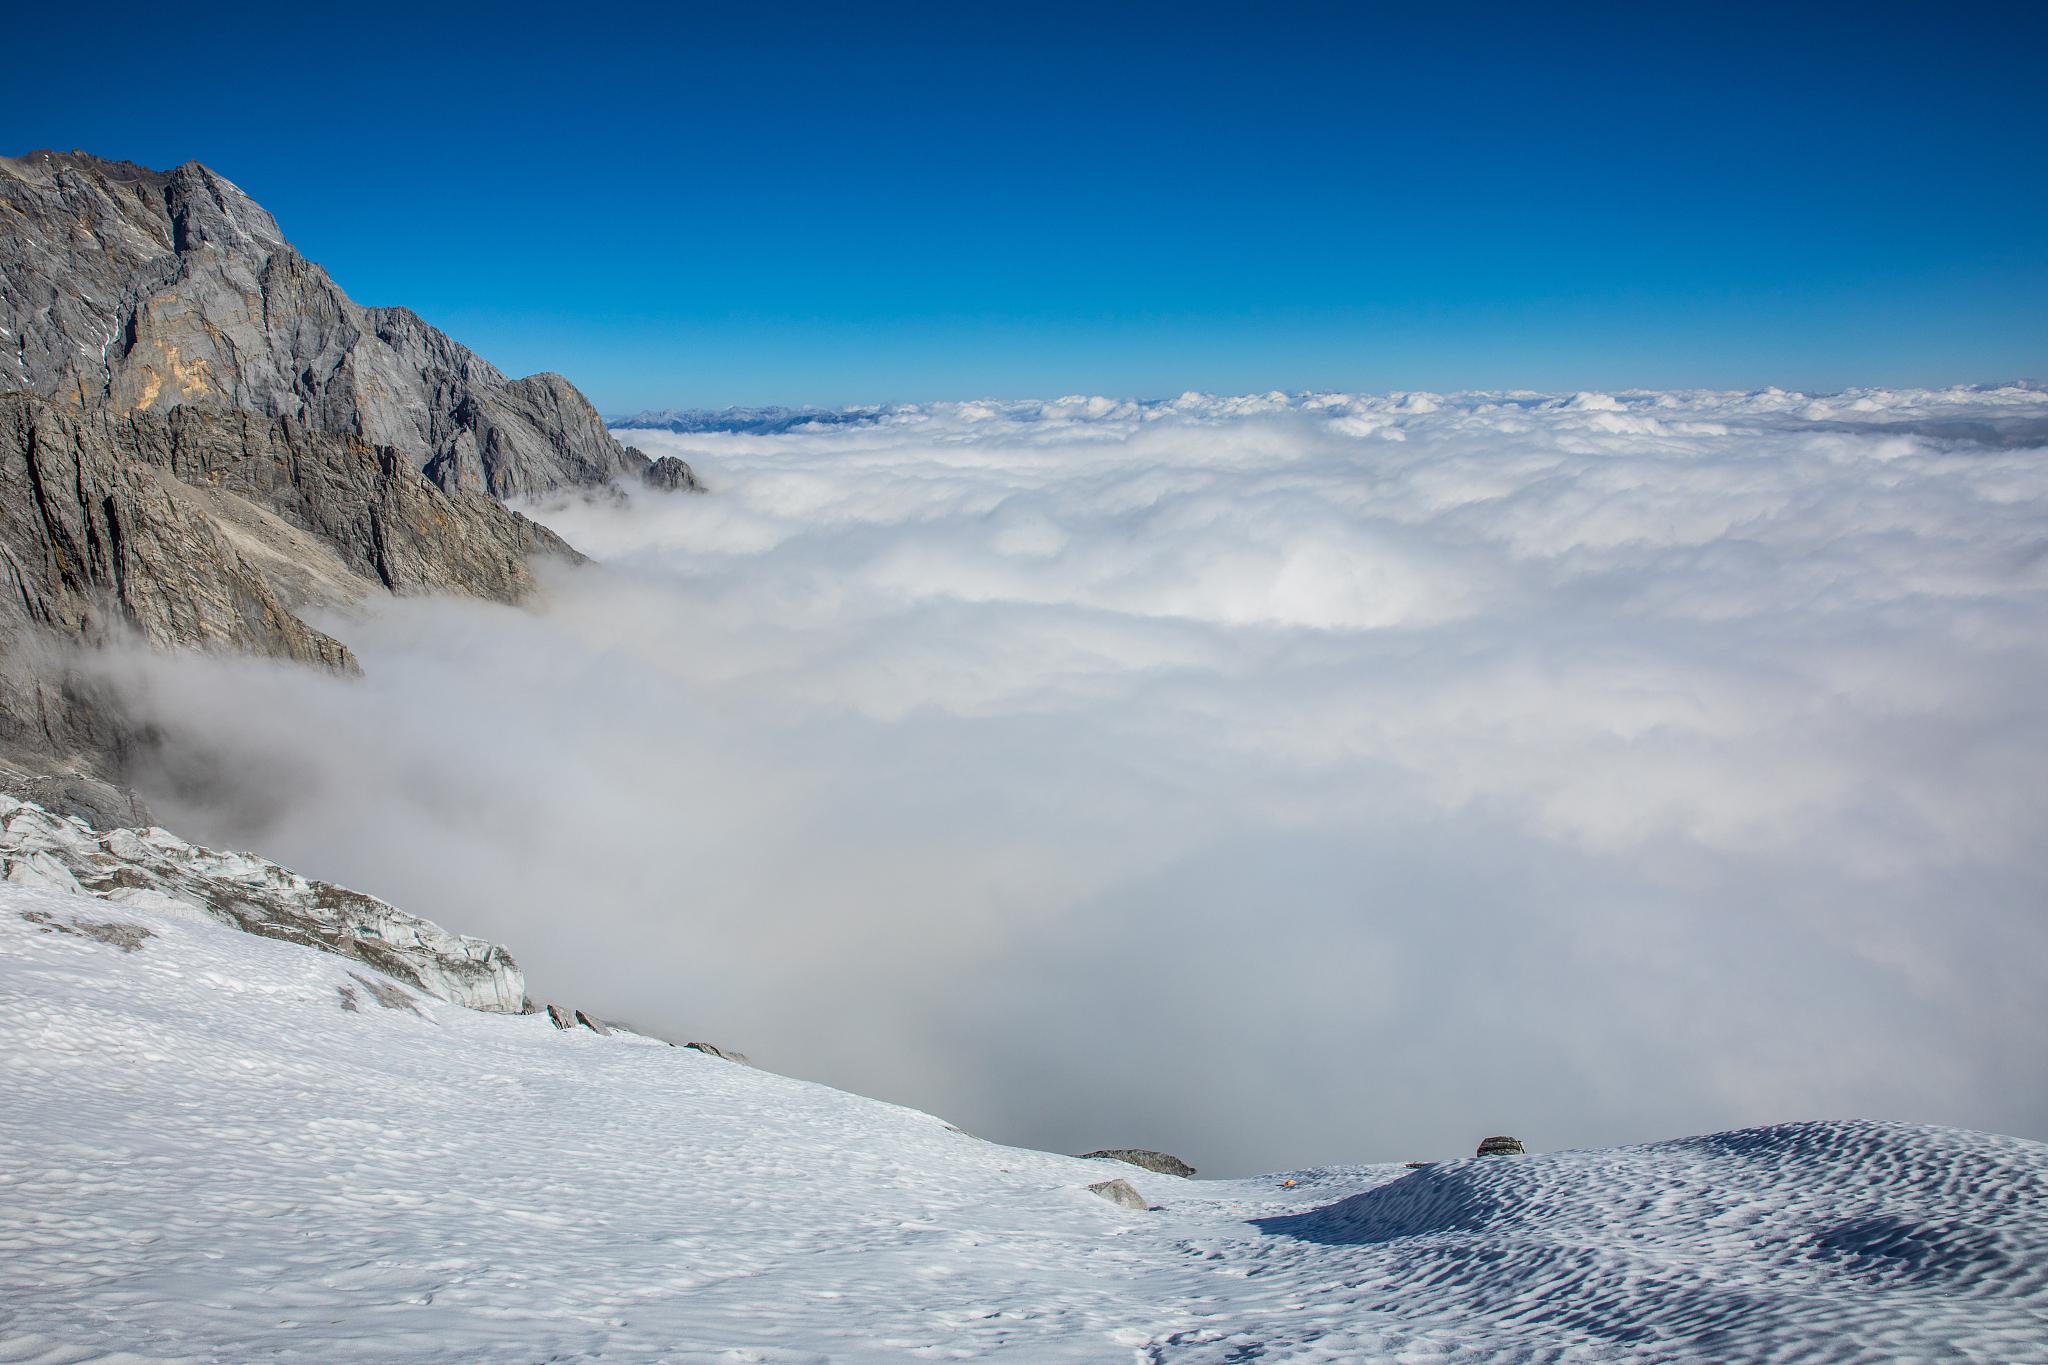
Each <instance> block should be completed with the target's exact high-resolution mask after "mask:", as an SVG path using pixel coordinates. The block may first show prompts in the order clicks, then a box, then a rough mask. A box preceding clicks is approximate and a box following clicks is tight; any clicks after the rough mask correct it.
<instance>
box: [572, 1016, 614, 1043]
mask: <svg viewBox="0 0 2048 1365" xmlns="http://www.w3.org/2000/svg"><path fill="white" fill-rule="evenodd" d="M576 1022H577V1023H579V1024H581V1025H582V1026H583V1027H584V1028H587V1029H589V1030H590V1031H591V1032H592V1033H601V1034H603V1035H604V1036H605V1037H607V1038H609V1037H611V1036H612V1031H611V1029H610V1028H608V1027H606V1025H605V1022H604V1021H603V1020H602V1019H598V1018H596V1017H594V1016H592V1015H588V1014H585V1013H584V1012H583V1011H582V1010H577V1011H576Z"/></svg>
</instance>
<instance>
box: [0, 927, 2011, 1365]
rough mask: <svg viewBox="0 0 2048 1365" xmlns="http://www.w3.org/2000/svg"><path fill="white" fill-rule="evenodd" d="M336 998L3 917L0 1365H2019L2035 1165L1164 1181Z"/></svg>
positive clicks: (1835, 1148)
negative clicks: (999, 1364)
mask: <svg viewBox="0 0 2048 1365" xmlns="http://www.w3.org/2000/svg"><path fill="white" fill-rule="evenodd" d="M109 924H121V925H132V926H135V927H138V928H141V929H146V930H147V931H148V935H147V936H146V937H143V936H139V935H137V934H135V933H132V932H130V933H113V932H109V931H108V930H107V929H106V927H105V926H107V925H109ZM361 970H362V969H361V967H360V964H356V963H350V962H346V961H344V960H342V959H339V958H335V957H331V956H327V955H324V954H321V953H317V952H314V951H311V950H309V949H304V948H300V947H296V946H293V945H289V944H283V943H277V942H272V941H267V940H262V939H257V938H253V937H248V936H244V935H240V934H236V933H234V932H232V931H229V930H226V929H223V928H221V927H219V926H216V925H213V924H211V923H208V922H204V921H203V920H202V919H201V918H200V917H199V916H197V915H196V914H192V915H188V914H182V913H179V912H177V911H171V910H142V909H137V908H133V907H124V906H118V905H109V904H107V903H104V902H101V901H96V900H92V899H89V898H85V897H79V896H73V895H68V894H64V893H61V892H56V891H51V890H47V889H36V888H23V887H16V886H6V887H0V1078H4V1079H0V1090H4V1093H5V1096H6V1103H5V1104H0V1309H4V1311H0V1362H10V1363H12V1362H28V1361H36V1362H51V1363H55V1362H66V1363H76V1362H86V1361H167V1360H180V1361H186V1360H189V1361H202V1360H203V1361H259V1360H286V1359H295V1360H318V1361H339V1360H352V1361H353V1360H377V1361H433V1362H452V1361H493V1362H499V1361H560V1360H585V1359H593V1360H594V1359H602V1360H608V1361H639V1360H646V1361H711V1360H718V1361H774V1362H794V1361H825V1360H834V1361H839V1360H846V1361H884V1360H943V1359H967V1358H976V1357H980V1356H985V1355H1000V1356H1006V1357H1008V1358H1011V1359H1016V1360H1021V1361H1105V1360H1112V1361H1113V1360H1135V1361H1161V1362H1164V1361H1173V1362H1216V1363H1217V1365H1221V1362H1225V1361H1249V1360H1289V1361H1329V1362H1336V1361H1360V1360H1396V1361H1408V1362H1425V1361H1481V1360H1484V1361H1516V1362H1536V1361H1558V1362H1563V1361H1616V1360H1631V1361H1635V1360H1644V1361H1656V1360H1698V1361H1744V1362H1766V1361H1825V1362H1850V1361H1872V1362H1875V1361H1895V1360H1902V1359H1940V1360H1978V1361H1987V1362H1989V1361H2000V1362H2027V1361H2048V1344H2044V1343H2048V1145H2044V1144H2041V1143H2037V1142H2029V1141H2024V1140H2020V1139H2014V1138H2000V1137H1991V1136H1985V1135H1981V1134H1974V1133H1968V1132H1961V1131H1956V1130H1949V1129H1938V1128H1918V1127H1908V1126H1903V1125H1888V1124H1877V1123H1810V1124H1793V1125H1787V1126H1781V1127H1774V1128H1764V1129H1754V1130H1748V1131H1744V1132H1736V1133H1724V1134H1718V1135H1715V1136H1711V1137H1702V1138H1690V1139H1685V1140H1681V1141H1677V1142H1667V1143H1660V1144H1655V1145H1651V1146H1644V1147H1631V1148H1618V1149H1613V1150H1606V1151H1584V1152H1563V1153H1557V1154H1554V1155H1545V1156H1531V1157H1523V1158H1487V1159H1483V1160H1465V1161H1453V1162H1446V1163H1444V1164H1440V1165H1437V1166H1434V1167H1430V1168H1427V1169H1424V1170H1420V1171H1415V1172H1410V1171H1408V1170H1406V1169H1404V1168H1403V1167H1402V1166H1400V1165H1380V1166H1359V1167H1346V1168H1338V1169H1325V1170H1317V1171H1308V1172H1296V1173H1293V1174H1294V1178H1295V1179H1297V1180H1299V1182H1300V1183H1299V1185H1298V1186H1296V1187H1295V1188H1292V1189H1284V1190H1283V1189H1281V1188H1279V1181H1280V1180H1281V1179H1282V1177H1279V1176H1274V1177H1266V1178H1260V1179H1253V1180H1238V1181H1214V1182H1191V1181H1184V1180H1178V1179H1174V1178H1171V1177H1164V1176H1157V1175H1153V1174H1150V1173H1147V1172H1142V1171H1137V1170H1133V1169H1129V1168H1125V1167H1121V1166H1116V1167H1113V1168H1112V1167H1111V1166H1109V1165H1108V1164H1107V1163H1102V1162H1084V1161H1081V1160H1078V1159H1074V1158H1068V1157H1061V1156H1054V1155H1049V1154H1045V1153H1038V1152H1029V1151H1022V1150H1018V1149H1014V1148H1005V1147H999V1146H996V1145H993V1144H990V1143H986V1142H982V1141H979V1140H977V1139H975V1138H972V1137H969V1136H967V1135H965V1134H961V1133H958V1132H955V1131H952V1130H951V1129H949V1128H948V1127H947V1126H946V1125H945V1124H944V1123H943V1122H941V1121H940V1120H939V1119H937V1118H934V1117H932V1116H930V1115H926V1114H921V1113H917V1112H915V1111H912V1110H909V1109H904V1108H901V1107H897V1106H894V1105H889V1104H883V1103H879V1102H876V1101H871V1100H866V1099H861V1098H859V1097H856V1096H853V1095H848V1094H844V1093H841V1092H838V1091H834V1090H831V1089H827V1088H825V1087H822V1086H818V1085H813V1084H808V1083H804V1082H799V1081H794V1080H789V1079H786V1078H783V1077H780V1076H776V1075H773V1074H770V1073H768V1072H764V1071H759V1070H754V1069H751V1068H747V1067H743V1066H740V1065H737V1064H734V1063H730V1062H724V1061H720V1060H717V1059H714V1058H711V1057H707V1056H704V1055H701V1054H699V1053H696V1052H692V1051H689V1050H687V1049H681V1048H672V1047H668V1046H665V1045H663V1044H661V1043H658V1042H655V1041H652V1040H649V1039H642V1038H636V1037H632V1036H617V1037H611V1038H601V1037H598V1036H596V1035H594V1034H591V1033H588V1032H585V1031H581V1030H578V1031H573V1032H567V1033H563V1032H558V1031H556V1030H555V1029H553V1028H552V1027H550V1026H549V1024H548V1023H547V1021H546V1020H545V1018H543V1017H537V1016H526V1017H502V1016H491V1015H484V1014H477V1013H472V1012H470V1011H466V1010H463V1009H460V1008H458V1007H454V1006H451V1005H447V1004H445V1003H442V1002H439V1001H435V1000H430V999H426V998H424V997H421V998H419V999H417V1000H416V1001H415V1002H414V1004H413V1007H412V1008H404V1007H400V1008H388V1007H384V1006H381V1005H380V1004H379V1002H378V1000H377V998H376V997H375V996H373V995H372V994H370V993H368V992H365V991H353V992H352V988H353V987H355V986H357V985H359V984H360V982H359V981H358V980H357V978H356V977H353V976H352V975H351V972H356V973H360V972H361ZM351 993H352V995H353V998H352V999H350V998H349V997H350V996H351ZM345 1000H347V1004H346V1005H345V1004H344V1001H345ZM721 1041H732V1042H736V1043H739V1044H741V1045H744V1043H745V1041H746V1040H744V1039H733V1040H721ZM1332 1083H1341V1080H1340V1079H1339V1078H1333V1079H1332ZM1218 1102H1219V1103H1225V1102H1227V1097H1219V1098H1218ZM1111 1174H1124V1175H1127V1176H1128V1178H1129V1179H1130V1180H1131V1181H1132V1183H1133V1184H1135V1185H1137V1186H1138V1188H1139V1189H1140V1190H1141V1191H1143V1193H1144V1194H1145V1195H1146V1196H1147V1197H1149V1198H1150V1199H1151V1200H1152V1201H1153V1203H1154V1204H1156V1205H1158V1206H1159V1207H1158V1208H1157V1209H1155V1210H1154V1211H1152V1212H1149V1213H1135V1212H1129V1211H1126V1210H1122V1209H1119V1208H1116V1207H1114V1206H1112V1205H1110V1204H1109V1203H1107V1202H1105V1201H1103V1200H1100V1199H1098V1198H1096V1197H1095V1196H1093V1195H1091V1194H1089V1193H1087V1192H1086V1189H1085V1187H1086V1186H1087V1185H1088V1184H1090V1183H1093V1182H1095V1181H1097V1180H1101V1179H1104V1178H1106V1176H1108V1175H1111Z"/></svg>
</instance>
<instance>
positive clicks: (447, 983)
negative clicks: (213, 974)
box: [0, 796, 526, 1014]
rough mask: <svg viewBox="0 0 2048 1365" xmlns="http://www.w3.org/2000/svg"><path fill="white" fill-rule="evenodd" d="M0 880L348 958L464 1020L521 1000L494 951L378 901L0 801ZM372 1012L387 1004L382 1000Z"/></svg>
mask: <svg viewBox="0 0 2048 1365" xmlns="http://www.w3.org/2000/svg"><path fill="white" fill-rule="evenodd" d="M0 877H4V878H5V879H6V880H7V881H11V882H23V883H27V884H30V885H44V886H52V887H56V888H58V889H60V890H64V891H78V892H84V893H86V894H87V895H92V896H98V897H99V898H100V899H102V900H105V901H109V902H112V903H114V904H117V905H136V906H142V907H153V906H160V905H165V904H176V905H181V906H186V907H189V908H191V909H194V910H198V911H200V912H202V913H204V914H206V915H209V916H211V917H212V918H214V919H216V920H219V921H221V922H222V923H224V924H227V925H229V926H231V927H233V928H236V929H241V930H244V931H245V932H248V933H252V934H260V935H262V936H263V937H265V938H276V939H283V940H285V941H286V942H289V943H301V944H305V945H306V946H308V947H312V948H319V949H322V950H324V951H326V952H330V953H338V954H340V955H341V956H343V957H348V958H353V959H355V960H356V961H358V962H361V963H363V964H365V965H366V966H370V967H373V968H375V969H376V970H377V971H379V972H381V973H382V974H383V975H385V976H388V977H391V978H393V979H394V980H396V981H400V982H404V983H406V984H408V985H411V986H414V987H416V988H417V989H419V990H420V991H422V992H424V993H426V994H427V995H431V996H433V997H435V998H436V999H440V1000H446V1001H449V1002H450V1003H452V1004H457V1005H465V1006H468V1007H469V1008H471V1009H478V1010H489V1011H493V1012H496V1013H502V1014H512V1013H516V1012H517V1011H518V1009H519V1006H520V1001H521V999H522V998H523V997H524V995H525V985H526V981H525V977H524V976H523V975H522V973H521V972H520V970H519V964H518V963H516V962H514V961H513V960H512V955H511V954H510V953H508V952H506V951H505V950H504V949H503V948H501V947H499V946H498V945H496V944H494V943H486V942H484V941H483V940H482V939H477V938H469V937H466V936H463V935H458V934H451V933H449V932H448V931H447V930H445V929H443V928H442V927H441V926H440V925H438V924H435V923H433V922H431V921H429V920H424V919H421V918H419V917H418V916H416V915H408V914H406V913H405V912H404V911H402V910H399V909H397V908H396V907H394V906H391V905H387V904H386V903H385V902H383V901H380V900H378V899H377V898H376V897H375V896H365V895H363V894H362V893H361V892H357V891H350V890H348V889H347V888H346V887H340V886H336V885H334V884H333V883H331V882H322V881H313V880H309V879H308V878H305V877H301V876H300V875H299V874H298V873H296V872H293V871H290V870H289V869H287V868H283V867H279V866H278V865H277V864H276V863H273V862H271V861H269V860H268V859H265V858H259V857H257V856H256V855H254V854H251V853H221V852H216V851H214V850H213V849H209V848H200V847H198V846H196V845H193V844H188V843H186V842H185V841H184V840H183V839H180V838H178V837H177V836H176V835H174V834H171V833H169V832H168V831H165V830H161V829H154V828H152V829H144V830H132V829H115V830H108V831H105V832H104V833H103V832H100V831H97V830H94V829H93V828H92V827H91V826H90V825H88V824H86V823H85V822H84V821H82V820H78V819H75V818H74V819H66V818H63V817H61V816H57V815H53V814H51V813H50V812H49V811H47V810H44V809H43V808H42V807H41V806H37V805H34V804H32V803H29V802H23V801H17V800H15V799H14V798H13V797H8V796H0ZM359 979H360V978H359ZM365 985H366V986H368V983H367V982H365ZM372 989H374V988H372ZM390 989H396V988H395V987H392V988H390ZM378 1003H380V1004H384V1003H386V1001H385V1000H384V999H383V998H382V997H381V996H380V997H379V1000H378Z"/></svg>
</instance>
